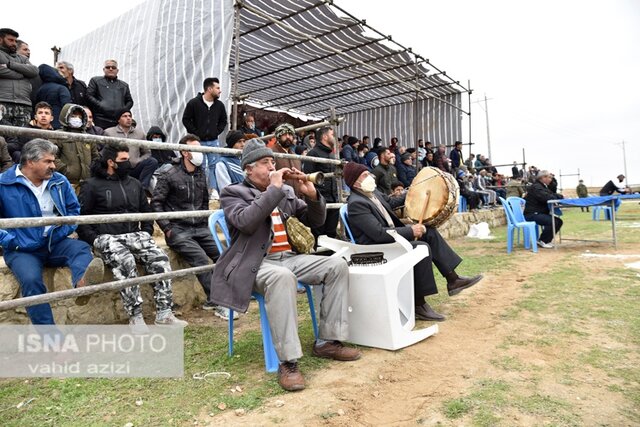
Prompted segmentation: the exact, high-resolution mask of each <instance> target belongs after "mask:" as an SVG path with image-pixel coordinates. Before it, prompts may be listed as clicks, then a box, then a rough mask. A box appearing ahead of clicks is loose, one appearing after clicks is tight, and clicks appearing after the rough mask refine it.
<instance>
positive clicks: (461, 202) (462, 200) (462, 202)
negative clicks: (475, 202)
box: [458, 195, 468, 212]
mask: <svg viewBox="0 0 640 427" xmlns="http://www.w3.org/2000/svg"><path fill="white" fill-rule="evenodd" d="M467 211H468V209H467V198H466V197H464V196H463V195H459V196H458V212H467Z"/></svg>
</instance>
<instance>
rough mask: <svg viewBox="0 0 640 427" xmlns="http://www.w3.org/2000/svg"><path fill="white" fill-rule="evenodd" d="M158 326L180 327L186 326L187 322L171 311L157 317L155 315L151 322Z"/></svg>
mask: <svg viewBox="0 0 640 427" xmlns="http://www.w3.org/2000/svg"><path fill="white" fill-rule="evenodd" d="M153 323H155V324H156V325H158V326H178V327H181V328H184V327H186V326H187V325H188V324H189V323H188V322H186V321H184V320H180V319H178V318H177V317H176V316H175V315H174V314H173V313H169V314H168V315H166V316H164V317H162V318H159V317H157V316H156V321H155V322H153Z"/></svg>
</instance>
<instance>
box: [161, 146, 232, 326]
mask: <svg viewBox="0 0 640 427" xmlns="http://www.w3.org/2000/svg"><path fill="white" fill-rule="evenodd" d="M180 144H186V145H192V146H199V145H200V138H198V137H197V136H196V135H193V134H187V135H186V136H184V137H183V138H182V139H181V140H180ZM180 156H181V159H180V163H179V164H174V165H173V166H171V167H170V168H168V170H167V171H165V172H162V173H159V174H158V182H157V183H156V186H155V189H154V191H153V198H152V200H151V208H152V209H153V210H154V211H155V212H177V211H195V210H208V209H209V191H208V188H207V177H206V173H205V171H204V170H203V169H202V168H201V167H200V166H201V165H202V161H203V155H202V153H200V152H196V151H180ZM157 223H158V225H159V226H160V228H161V229H162V231H164V235H165V240H166V242H167V244H168V245H169V247H170V248H171V249H173V250H174V251H176V252H177V253H178V254H180V255H181V256H182V257H183V258H184V259H185V261H187V263H189V265H191V266H193V267H195V266H201V265H207V264H209V262H210V260H212V261H215V260H217V259H218V256H219V255H220V254H219V253H218V249H217V248H216V244H215V242H214V241H213V236H211V232H210V231H209V227H208V225H207V218H181V219H172V220H166V219H163V220H158V221H157ZM211 275H212V273H211V272H206V273H202V274H199V275H198V281H199V282H200V284H201V285H202V289H203V290H204V292H205V294H206V296H207V301H209V295H210V291H211ZM203 308H204V309H205V310H215V312H214V313H215V314H216V315H218V316H219V317H222V318H225V319H228V316H229V315H228V310H226V311H224V309H223V308H221V307H220V308H218V307H217V306H215V305H214V304H210V303H208V302H207V303H205V305H204V306H203Z"/></svg>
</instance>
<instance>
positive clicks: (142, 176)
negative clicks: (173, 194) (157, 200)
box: [129, 157, 158, 190]
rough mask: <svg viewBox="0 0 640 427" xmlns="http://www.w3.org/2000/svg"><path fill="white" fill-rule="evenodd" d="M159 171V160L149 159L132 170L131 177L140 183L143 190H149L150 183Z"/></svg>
mask: <svg viewBox="0 0 640 427" xmlns="http://www.w3.org/2000/svg"><path fill="white" fill-rule="evenodd" d="M156 169H158V160H157V159H156V158H155V157H149V158H146V159H144V160H142V161H141V162H139V163H138V164H137V165H136V167H134V168H133V169H131V172H129V175H130V176H132V177H134V178H135V179H137V180H138V181H140V183H141V184H142V188H144V189H145V190H148V189H149V182H150V181H151V177H152V176H153V173H154V172H155V171H156Z"/></svg>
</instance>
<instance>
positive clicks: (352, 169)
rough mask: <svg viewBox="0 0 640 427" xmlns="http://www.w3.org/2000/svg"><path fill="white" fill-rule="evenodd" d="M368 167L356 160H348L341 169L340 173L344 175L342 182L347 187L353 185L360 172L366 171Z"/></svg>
mask: <svg viewBox="0 0 640 427" xmlns="http://www.w3.org/2000/svg"><path fill="white" fill-rule="evenodd" d="M368 170H369V169H367V167H366V166H365V165H363V164H360V163H356V162H349V163H347V164H346V165H344V169H343V170H342V175H343V176H344V182H345V183H346V184H347V185H348V186H349V188H352V187H353V184H354V183H355V182H356V181H357V180H358V178H360V175H362V172H367V171H368Z"/></svg>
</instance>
